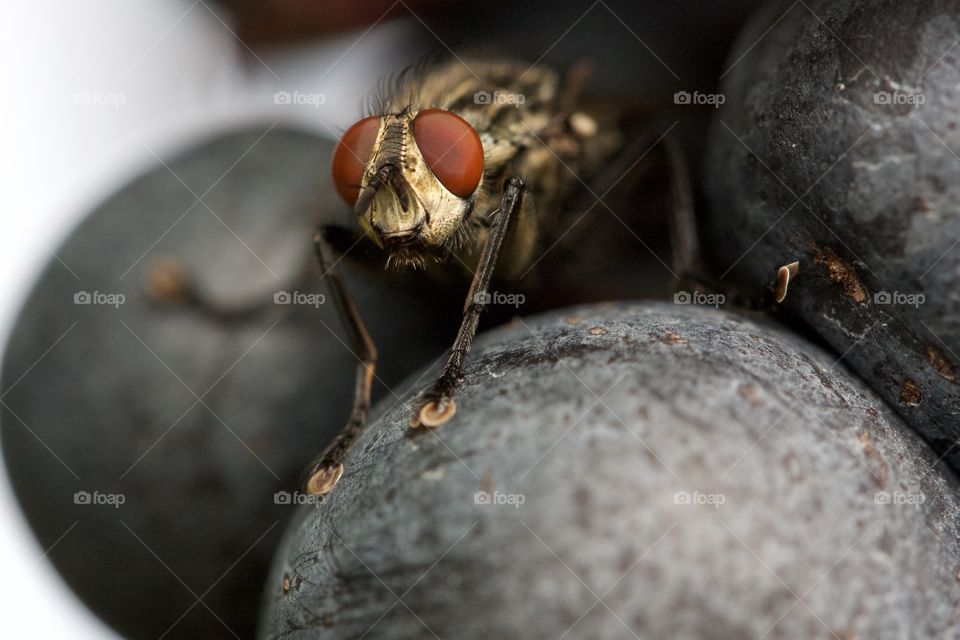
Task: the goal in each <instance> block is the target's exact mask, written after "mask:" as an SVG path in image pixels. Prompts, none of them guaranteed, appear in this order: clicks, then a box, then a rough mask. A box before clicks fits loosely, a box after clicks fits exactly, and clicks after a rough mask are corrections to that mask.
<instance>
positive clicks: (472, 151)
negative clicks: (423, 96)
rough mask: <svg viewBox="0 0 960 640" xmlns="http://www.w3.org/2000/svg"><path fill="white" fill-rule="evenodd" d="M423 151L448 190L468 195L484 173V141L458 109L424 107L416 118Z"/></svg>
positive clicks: (415, 136)
mask: <svg viewBox="0 0 960 640" xmlns="http://www.w3.org/2000/svg"><path fill="white" fill-rule="evenodd" d="M413 139H414V140H416V142H417V147H418V148H419V149H420V155H422V156H423V160H424V161H425V162H426V163H427V166H428V167H430V171H432V172H433V175H435V176H436V177H437V180H439V181H440V184H442V185H443V186H444V187H446V189H447V191H449V192H450V193H452V194H454V195H456V196H459V197H461V198H465V197H467V196H469V195H470V194H471V193H473V192H474V191H475V190H476V188H477V185H478V184H480V178H482V177H483V144H482V143H481V142H480V136H478V135H477V132H476V130H475V129H474V128H473V127H471V126H470V123H468V122H467V121H466V120H464V119H463V118H461V117H460V116H458V115H457V114H455V113H451V112H449V111H444V110H443V109H424V110H423V111H421V112H420V113H419V114H417V117H416V119H415V120H414V121H413Z"/></svg>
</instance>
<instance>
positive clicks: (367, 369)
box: [302, 227, 377, 494]
mask: <svg viewBox="0 0 960 640" xmlns="http://www.w3.org/2000/svg"><path fill="white" fill-rule="evenodd" d="M329 232H330V230H329V229H327V228H326V227H324V228H321V230H320V231H319V232H318V233H317V235H316V236H315V237H314V244H315V246H316V250H317V257H318V258H319V260H320V268H321V270H322V272H323V277H324V278H325V279H326V281H327V283H328V284H329V287H330V296H331V297H332V298H333V302H334V304H335V305H336V307H337V312H338V313H339V315H340V321H341V322H342V323H343V326H344V327H345V328H346V330H347V333H348V334H349V339H350V345H351V349H352V350H353V351H354V355H355V356H356V357H357V360H358V361H359V362H358V363H357V369H356V378H355V382H354V388H353V408H352V409H351V411H350V418H349V420H348V421H347V424H346V426H345V427H344V428H343V430H342V431H340V433H338V434H337V436H336V437H335V438H334V439H333V442H331V443H330V445H329V446H327V448H326V449H324V451H323V453H321V454H320V455H319V456H317V457H316V458H315V459H314V460H313V462H312V463H311V464H310V466H309V467H307V469H306V471H304V474H303V479H302V485H303V487H304V490H305V491H306V492H308V493H314V494H325V493H329V492H330V491H331V490H332V489H333V487H334V486H335V485H336V484H337V481H338V480H340V476H341V475H343V461H344V459H346V457H347V453H349V452H350V449H351V448H352V447H353V445H354V444H356V442H357V440H358V439H359V438H360V435H361V434H362V433H363V429H364V427H366V424H367V413H368V412H369V410H370V393H371V390H372V387H373V378H374V372H375V370H376V363H377V349H376V347H375V346H374V344H373V340H372V339H371V338H370V334H369V333H368V332H367V328H366V326H365V325H364V323H363V318H362V317H361V316H360V311H359V310H358V309H357V306H356V305H355V304H354V302H353V298H351V297H350V295H349V294H348V293H347V290H346V288H345V287H344V284H343V276H342V275H341V273H340V270H339V269H338V268H337V265H336V263H335V261H334V258H333V249H332V247H331V245H330V241H329V239H328V237H327V234H328V233H329Z"/></svg>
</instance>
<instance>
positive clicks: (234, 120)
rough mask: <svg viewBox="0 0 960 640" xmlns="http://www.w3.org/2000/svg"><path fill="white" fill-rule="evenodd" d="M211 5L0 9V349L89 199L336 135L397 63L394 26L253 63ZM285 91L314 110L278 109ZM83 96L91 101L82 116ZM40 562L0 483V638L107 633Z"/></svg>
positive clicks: (88, 3)
mask: <svg viewBox="0 0 960 640" xmlns="http://www.w3.org/2000/svg"><path fill="white" fill-rule="evenodd" d="M206 1H208V0H206ZM213 8H214V7H213V6H212V5H209V4H205V0H197V1H196V2H190V1H186V0H181V1H176V0H137V1H136V2H129V1H127V0H84V2H73V1H70V0H60V1H55V0H33V1H31V2H8V3H6V4H5V7H4V19H3V20H2V21H0V67H2V73H0V77H2V78H3V82H2V83H0V91H2V92H3V95H0V105H2V109H3V111H2V113H3V116H4V117H3V125H4V126H3V130H4V139H3V144H2V145H0V342H2V343H5V342H6V339H7V336H8V335H9V333H10V330H11V327H12V325H13V322H14V320H15V319H16V314H17V312H18V310H19V308H20V306H21V305H22V304H23V302H24V300H25V298H26V296H27V294H28V293H29V290H30V288H31V287H32V286H33V284H34V283H35V280H36V278H37V277H38V276H39V274H40V271H41V269H42V268H43V267H44V266H45V265H46V264H47V263H48V262H49V261H50V260H55V259H56V258H55V255H54V252H55V250H56V247H57V246H59V244H60V243H61V242H62V241H63V240H64V239H65V238H66V236H67V235H68V234H69V232H70V230H71V229H72V228H73V227H74V226H75V225H76V224H77V223H78V222H79V221H80V219H81V217H82V216H83V215H85V214H86V213H88V212H89V210H90V209H92V208H93V207H95V206H96V204H97V203H98V202H100V201H101V200H103V199H104V198H105V197H106V196H108V195H109V194H110V193H111V192H112V191H114V190H115V189H117V188H118V187H120V186H122V185H123V184H124V183H125V182H126V181H128V180H129V179H130V178H132V177H135V176H136V175H137V174H139V173H141V172H142V171H144V170H146V169H149V168H152V167H153V166H155V165H156V164H157V159H156V157H155V156H154V154H157V155H159V156H160V157H163V158H166V157H168V156H169V155H170V154H171V153H173V152H175V151H176V150H178V149H182V148H184V147H188V146H190V145H191V144H192V143H194V142H195V141H196V140H197V139H199V138H203V137H206V136H207V135H209V134H210V133H212V132H216V131H219V130H223V129H226V128H230V127H231V126H237V125H240V124H243V123H247V122H249V123H256V124H258V125H259V124H262V123H263V122H273V121H281V122H295V123H299V124H301V125H304V126H306V127H308V128H311V129H314V130H316V131H319V132H320V133H323V134H328V135H330V136H334V135H336V133H337V132H338V131H340V130H342V128H343V127H345V126H348V125H349V124H350V123H351V122H352V121H353V120H354V119H355V118H356V116H357V115H358V114H359V106H360V104H361V100H362V97H363V96H364V95H365V94H366V92H367V90H368V88H369V87H370V86H371V84H372V81H373V79H374V78H375V77H377V76H379V75H381V74H382V73H384V72H388V71H391V70H392V69H390V68H389V66H390V65H393V66H396V65H399V64H402V62H403V60H402V58H403V57H402V56H398V55H396V53H395V49H397V48H399V46H400V41H401V34H402V31H403V29H405V28H406V27H405V26H404V24H403V23H392V24H386V25H379V26H376V27H375V28H374V29H373V30H372V31H371V32H370V33H368V34H364V32H363V31H358V32H356V33H349V34H344V35H342V36H338V37H337V38H335V39H332V40H330V41H328V42H327V43H325V44H323V45H312V46H303V47H299V48H297V49H296V50H292V51H291V50H287V51H284V52H282V53H280V52H276V53H273V54H270V55H266V54H260V57H259V58H258V57H256V56H254V55H253V54H251V52H249V51H248V50H247V49H246V47H245V45H244V44H243V43H241V42H240V41H239V40H238V39H237V38H236V36H235V35H234V34H233V32H232V30H231V29H230V28H229V27H228V26H227V25H226V24H224V23H222V22H221V19H223V20H226V19H227V18H226V17H225V16H223V15H222V14H221V15H219V16H218V15H217V14H215V13H214V11H213ZM358 40H360V42H358ZM283 90H288V91H293V90H298V91H301V92H313V93H316V94H321V95H323V96H324V97H325V100H324V103H323V104H322V105H321V106H319V107H313V106H310V105H302V106H291V105H277V104H274V100H273V93H274V92H275V91H283ZM87 96H89V97H90V102H92V103H94V104H83V102H84V100H85V98H86V97H87ZM116 96H120V97H119V98H117V97H116ZM100 100H110V101H113V102H118V101H122V104H120V105H119V106H117V105H116V104H95V103H96V102H97V101H100ZM67 535H69V533H67ZM44 554H45V550H44V549H42V548H41V547H40V546H39V544H38V543H37V541H36V540H35V539H34V538H33V536H32V534H31V532H30V530H29V529H28V527H27V525H26V523H25V521H24V520H23V517H22V515H21V513H20V511H19V507H18V506H17V504H16V502H15V499H14V496H13V493H12V490H11V486H10V482H9V480H8V478H7V476H6V474H5V473H3V474H0V568H2V570H0V614H2V615H0V619H2V620H3V633H2V635H3V636H4V637H7V638H22V637H37V638H77V639H84V638H112V637H115V635H114V634H113V633H112V632H111V631H110V630H108V629H107V628H106V627H105V626H104V625H103V624H101V623H100V622H98V620H97V619H96V618H95V617H93V616H92V615H91V614H90V613H89V612H88V611H87V610H86V609H85V608H84V607H83V605H82V604H80V603H79V601H78V600H76V598H75V597H74V596H73V595H72V593H71V592H70V591H69V589H68V588H67V587H66V586H65V585H64V583H63V582H62V581H61V580H60V578H59V576H58V575H57V573H56V571H55V570H54V569H53V567H52V565H51V564H50V563H49V562H48V561H47V560H46V559H45V557H44Z"/></svg>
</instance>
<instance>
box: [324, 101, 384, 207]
mask: <svg viewBox="0 0 960 640" xmlns="http://www.w3.org/2000/svg"><path fill="white" fill-rule="evenodd" d="M379 131H380V116H370V117H369V118H364V119H363V120H361V121H360V122H358V123H356V124H355V125H353V126H352V127H350V128H349V129H347V130H346V132H345V133H344V134H343V136H342V137H341V138H340V142H339V143H338V144H337V148H336V150H335V151H334V152H333V185H334V186H335V187H336V188H337V193H339V194H340V197H341V198H343V199H344V201H345V202H346V203H347V204H348V205H350V206H351V207H352V206H353V205H354V204H356V202H357V198H359V197H360V180H361V179H362V178H363V170H364V169H365V168H366V166H367V162H369V161H370V154H371V153H372V152H373V143H374V142H376V140H377V133H379Z"/></svg>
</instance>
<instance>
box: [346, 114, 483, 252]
mask: <svg viewBox="0 0 960 640" xmlns="http://www.w3.org/2000/svg"><path fill="white" fill-rule="evenodd" d="M483 166H484V161H483V145H482V143H481V142H480V137H479V136H478V135H477V132H476V130H474V128H473V127H472V126H470V124H469V123H467V121H466V120H464V119H463V118H461V117H460V116H458V115H456V114H455V113H452V112H450V111H444V110H442V109H423V110H420V111H414V110H412V109H410V108H407V109H405V110H404V111H402V112H401V113H397V114H388V115H384V116H371V117H368V118H364V119H363V120H360V121H359V122H357V123H356V124H354V125H353V126H352V127H350V128H349V129H347V131H346V133H344V134H343V137H341V139H340V143H339V144H338V145H337V148H336V151H335V152H334V156H333V179H334V184H335V185H336V188H337V192H338V193H339V194H340V196H341V197H342V198H343V199H344V200H345V201H346V202H347V204H349V205H350V206H352V207H353V208H354V211H355V212H356V214H357V216H358V218H359V222H360V226H361V227H362V228H363V231H364V233H366V234H367V236H369V237H370V239H372V240H373V241H374V242H375V243H376V244H377V245H378V246H380V247H382V248H384V249H385V250H387V251H388V252H389V253H390V258H391V261H393V260H394V259H395V260H396V262H397V263H398V264H411V263H412V264H418V263H420V262H422V254H423V253H425V252H430V251H431V250H435V249H438V248H440V247H442V246H443V245H444V244H445V243H447V242H448V241H450V240H451V239H453V238H454V237H455V236H456V232H457V229H458V227H459V226H460V223H461V222H462V221H463V219H464V217H465V216H466V215H467V213H468V212H469V211H470V208H471V207H472V205H473V198H474V196H475V194H476V192H477V189H478V187H479V185H480V182H481V179H482V178H483Z"/></svg>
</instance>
